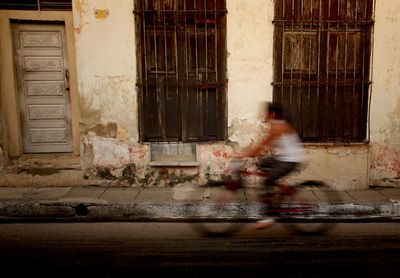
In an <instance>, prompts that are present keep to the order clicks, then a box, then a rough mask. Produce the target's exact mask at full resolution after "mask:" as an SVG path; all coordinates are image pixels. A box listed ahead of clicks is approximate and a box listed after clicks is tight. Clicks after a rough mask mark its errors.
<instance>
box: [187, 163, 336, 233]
mask: <svg viewBox="0 0 400 278" xmlns="http://www.w3.org/2000/svg"><path fill="white" fill-rule="evenodd" d="M229 168H230V169H231V172H232V175H231V176H229V177H228V178H225V179H222V180H220V181H213V180H208V182H207V183H206V184H204V185H203V186H202V188H203V189H206V190H207V189H208V190H210V194H209V195H212V196H210V197H211V198H207V199H206V200H205V201H203V203H202V204H201V205H199V206H198V207H197V212H196V215H197V217H198V219H199V221H198V222H195V223H193V224H192V226H193V228H194V229H195V230H196V231H197V232H200V233H201V234H202V235H205V236H233V235H235V234H237V233H238V232H239V231H240V230H241V229H242V228H243V227H244V226H245V224H246V223H247V222H253V221H254V220H255V219H258V218H260V217H263V216H265V215H267V216H269V217H273V218H274V219H275V220H276V221H277V222H286V223H287V225H285V227H286V228H288V229H289V231H290V232H294V233H297V234H301V235H317V234H318V235H321V234H325V233H326V232H328V231H329V230H331V229H332V228H333V227H334V225H335V224H334V223H333V222H332V221H330V220H329V217H327V216H329V213H330V212H329V205H330V204H332V203H334V202H340V199H339V196H338V195H337V194H336V192H335V191H334V190H331V189H330V188H329V186H328V185H327V184H326V183H324V182H322V181H317V180H308V181H303V182H301V183H298V184H294V185H290V184H284V183H281V184H277V185H276V186H274V187H272V188H269V189H268V191H265V187H263V188H264V189H262V190H258V192H257V193H256V196H255V197H256V198H254V197H253V199H252V198H251V196H250V197H249V196H246V192H245V189H246V186H245V177H248V176H257V177H260V178H261V179H265V177H266V176H267V173H266V172H264V171H260V170H258V169H257V170H249V169H246V168H244V167H243V161H242V160H240V161H234V162H233V163H231V164H230V167H229ZM211 191H212V192H211ZM256 191H257V190H256ZM316 215H319V216H320V219H321V218H323V217H326V220H325V221H321V222H319V223H314V221H313V217H314V216H316Z"/></svg>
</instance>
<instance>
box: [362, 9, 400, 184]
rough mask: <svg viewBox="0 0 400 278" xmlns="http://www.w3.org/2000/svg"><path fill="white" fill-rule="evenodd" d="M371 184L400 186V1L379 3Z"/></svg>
mask: <svg viewBox="0 0 400 278" xmlns="http://www.w3.org/2000/svg"><path fill="white" fill-rule="evenodd" d="M376 2H377V3H376V21H375V34H374V55H373V56H374V59H373V71H372V74H373V84H372V100H371V151H370V163H371V170H370V173H369V176H370V184H378V185H396V184H397V185H399V184H400V78H399V77H400V68H399V64H400V47H399V42H400V29H399V23H400V2H399V1H376Z"/></svg>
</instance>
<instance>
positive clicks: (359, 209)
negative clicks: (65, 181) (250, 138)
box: [0, 198, 400, 223]
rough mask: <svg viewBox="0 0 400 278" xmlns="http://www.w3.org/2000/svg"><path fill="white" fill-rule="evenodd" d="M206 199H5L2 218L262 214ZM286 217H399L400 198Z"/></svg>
mask: <svg viewBox="0 0 400 278" xmlns="http://www.w3.org/2000/svg"><path fill="white" fill-rule="evenodd" d="M207 206H208V204H207V203H204V202H190V203H189V202H172V203H171V202H165V203H163V202H132V201H130V202H107V201H104V200H98V199H89V198H86V199H82V198H81V199H64V200H58V201H26V200H24V201H15V200H14V201H2V202H0V223H1V222H35V221H38V222H57V221H61V222H101V221H165V222H173V221H175V222H177V221H181V222H190V221H206V220H212V221H218V220H219V221H230V220H243V221H246V220H251V219H255V218H258V217H260V216H261V215H262V211H263V209H262V206H261V205H258V204H254V203H238V204H233V205H232V206H231V207H229V209H228V210H223V211H219V212H218V217H217V218H216V217H210V216H207V214H204V212H206V211H207V210H208V207H207ZM283 218H284V219H286V220H291V221H295V220H303V219H308V220H312V221H340V222H346V221H352V222H353V221H367V222H368V221H398V220H400V202H392V203H346V204H332V205H322V204H321V205H320V206H319V211H318V212H317V213H316V214H314V215H308V216H306V217H305V216H293V215H286V216H284V217H283Z"/></svg>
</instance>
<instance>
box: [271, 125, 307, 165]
mask: <svg viewBox="0 0 400 278" xmlns="http://www.w3.org/2000/svg"><path fill="white" fill-rule="evenodd" d="M271 123H272V124H273V123H276V124H283V123H285V121H283V120H272V121H271ZM271 145H272V146H273V147H274V149H275V154H274V156H275V158H276V159H277V160H280V161H284V162H303V161H304V156H305V155H304V149H303V146H302V144H301V140H300V138H299V136H298V135H297V134H296V133H285V134H283V135H282V136H280V137H279V138H277V139H275V140H274V141H272V142H271Z"/></svg>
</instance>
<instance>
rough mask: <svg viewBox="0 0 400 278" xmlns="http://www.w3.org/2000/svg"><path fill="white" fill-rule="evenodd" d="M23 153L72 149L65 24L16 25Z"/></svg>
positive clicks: (16, 64)
mask: <svg viewBox="0 0 400 278" xmlns="http://www.w3.org/2000/svg"><path fill="white" fill-rule="evenodd" d="M13 35H14V53H15V66H16V70H17V80H18V95H19V106H20V107H19V108H20V115H21V128H22V132H21V133H22V136H23V150H24V153H57V152H72V128H71V112H70V95H69V80H68V77H69V74H68V73H69V72H68V63H67V60H68V57H67V48H66V41H65V28H64V26H63V25H48V24H13Z"/></svg>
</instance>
